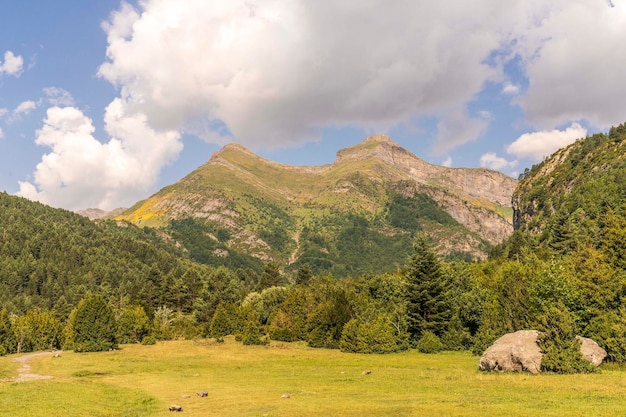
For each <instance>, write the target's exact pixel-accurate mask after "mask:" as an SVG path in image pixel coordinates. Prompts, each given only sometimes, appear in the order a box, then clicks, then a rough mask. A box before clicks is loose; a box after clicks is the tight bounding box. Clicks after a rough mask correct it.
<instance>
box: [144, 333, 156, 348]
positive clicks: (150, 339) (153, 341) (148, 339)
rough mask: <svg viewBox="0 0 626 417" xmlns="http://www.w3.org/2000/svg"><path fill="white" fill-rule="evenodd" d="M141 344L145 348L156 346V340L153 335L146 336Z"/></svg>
mask: <svg viewBox="0 0 626 417" xmlns="http://www.w3.org/2000/svg"><path fill="white" fill-rule="evenodd" d="M141 344H142V345H144V346H149V345H156V338H155V337H154V336H152V335H151V334H149V335H147V336H145V337H144V338H143V339H141Z"/></svg>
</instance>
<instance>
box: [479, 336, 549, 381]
mask: <svg viewBox="0 0 626 417" xmlns="http://www.w3.org/2000/svg"><path fill="white" fill-rule="evenodd" d="M538 336H539V332H538V331H537V330H520V331H517V332H515V333H508V334H505V335H504V336H502V337H501V338H499V339H498V340H496V341H495V342H493V344H492V345H491V346H489V347H488V348H487V350H486V351H485V353H484V354H483V356H482V357H481V358H480V363H479V365H478V368H479V369H480V370H482V371H503V372H523V371H528V372H531V373H533V374H536V373H539V372H541V349H540V348H539V344H538V343H537V337H538Z"/></svg>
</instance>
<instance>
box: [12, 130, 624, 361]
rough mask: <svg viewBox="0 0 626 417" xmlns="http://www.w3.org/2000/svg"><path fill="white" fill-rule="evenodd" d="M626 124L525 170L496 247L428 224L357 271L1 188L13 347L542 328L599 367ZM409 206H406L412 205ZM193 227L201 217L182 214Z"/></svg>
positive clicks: (367, 348) (620, 294)
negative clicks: (378, 266) (245, 252)
mask: <svg viewBox="0 0 626 417" xmlns="http://www.w3.org/2000/svg"><path fill="white" fill-rule="evenodd" d="M624 139H626V126H625V125H620V126H618V127H614V128H612V129H611V130H610V131H609V133H608V134H597V135H593V136H590V137H588V138H585V139H581V140H579V141H577V142H576V143H574V144H572V145H570V147H568V148H565V149H562V150H560V151H558V152H557V153H556V154H555V155H553V157H551V158H547V159H546V160H544V161H543V162H542V163H540V164H537V165H536V166H534V167H532V169H529V170H527V171H526V172H525V173H524V174H522V176H521V177H520V180H521V182H520V185H519V187H518V190H517V191H516V195H515V196H514V199H516V201H517V206H518V207H516V223H517V224H516V226H517V230H516V231H515V232H514V233H513V234H512V235H511V237H510V238H509V239H508V240H507V241H505V242H503V243H502V244H501V245H498V246H496V247H494V248H492V250H491V254H490V257H489V259H487V260H485V261H473V262H468V261H463V260H457V261H452V260H447V261H446V260H442V259H439V258H438V256H437V255H436V252H435V251H434V249H433V248H434V247H435V245H436V243H437V242H433V241H431V240H430V238H429V237H428V236H427V235H425V234H424V233H422V232H420V231H416V232H415V233H414V234H413V237H412V239H413V251H412V252H411V253H410V254H408V256H407V258H406V263H405V264H404V265H403V266H402V267H399V268H397V269H396V270H394V271H388V272H384V273H380V272H372V273H358V274H355V275H353V276H349V277H342V278H337V277H335V276H333V274H332V273H331V272H328V271H327V272H321V273H320V272H316V273H313V270H312V268H311V266H310V265H309V264H308V263H302V264H300V265H299V267H298V269H297V270H296V271H294V272H293V273H285V269H286V268H285V265H277V264H276V263H273V262H267V263H263V264H262V265H261V269H258V270H255V269H253V268H237V267H236V264H232V265H227V266H224V265H219V266H216V265H210V264H203V263H201V262H199V261H198V260H199V258H200V257H201V256H202V252H200V251H198V250H197V249H194V250H192V251H189V250H187V249H186V248H185V247H184V246H181V245H180V244H177V240H176V239H174V238H172V235H171V234H166V233H164V232H163V231H159V230H155V229H150V228H138V227H136V226H133V225H132V224H129V223H116V222H114V221H97V222H92V221H90V220H88V219H86V218H83V217H81V216H79V215H76V214H74V213H71V212H68V211H65V210H58V209H52V208H50V207H47V206H44V205H41V204H39V203H33V202H30V201H27V200H25V199H21V198H18V197H13V196H9V195H7V194H0V265H1V267H0V301H1V303H2V309H1V311H0V353H1V354H8V353H14V352H26V351H34V350H42V349H73V350H76V351H98V350H109V349H113V348H116V347H117V346H118V345H119V344H126V343H144V344H152V343H155V342H156V341H157V340H165V339H183V338H184V339H193V338H202V337H211V338H215V339H216V340H217V341H218V342H219V341H221V340H223V338H224V337H225V336H226V335H235V336H236V338H237V340H240V341H241V342H242V343H243V344H264V343H268V341H269V340H281V341H306V342H307V343H308V345H310V346H312V347H323V348H331V349H341V350H342V351H346V352H361V353H391V352H398V351H402V350H406V349H418V350H420V351H422V352H426V353H434V352H439V351H442V350H471V351H473V352H474V353H476V354H481V353H482V352H483V351H484V349H485V348H486V347H487V346H489V345H490V344H491V343H492V342H493V341H494V340H495V339H496V338H498V337H500V336H501V335H503V334H505V333H508V332H511V331H516V330H521V329H537V330H540V331H542V332H544V334H545V335H546V336H545V338H544V339H543V340H542V343H543V348H544V351H545V352H546V354H547V355H549V354H551V352H554V355H557V356H558V355H560V356H559V358H558V360H557V361H556V362H555V361H550V360H547V361H545V362H546V363H548V364H552V365H549V366H551V368H550V369H549V370H552V371H555V372H588V371H591V370H590V369H588V368H587V367H585V365H584V364H582V363H580V361H579V360H578V359H579V358H578V357H577V356H576V343H577V342H576V340H575V338H574V337H575V336H576V335H582V336H586V337H591V338H592V339H594V340H595V341H597V342H598V343H599V344H600V345H601V346H602V347H603V348H604V349H605V350H606V351H607V353H608V360H610V361H612V362H616V363H624V362H626V306H625V305H624V297H625V296H626V261H625V259H626V256H625V255H626V248H625V247H624V245H623V242H624V240H625V238H626V187H624V186H623V185H624V182H626V162H625V161H624V158H623V155H625V154H626V153H625V152H624V148H623V146H626V145H624ZM598 167H600V168H598ZM405 208H406V207H404V208H402V210H400V209H398V210H397V212H394V213H393V215H394V216H396V217H397V218H401V217H402V216H403V217H406V213H405V211H406V210H405ZM403 221H404V220H403ZM185 228H187V229H189V228H191V229H192V230H195V229H194V224H193V223H188V224H186V223H184V222H181V223H178V224H174V225H173V230H175V231H176V233H183V232H184V230H185ZM201 238H202V236H201V235H197V241H200V242H201ZM188 239H191V240H193V238H192V237H189V238H188ZM355 256H358V254H356V255H355ZM365 261H366V262H369V263H370V264H371V263H372V262H375V259H367V260H364V262H365ZM257 262H258V261H257ZM374 270H375V269H374ZM257 271H261V272H260V273H259V272H257ZM554 346H557V347H559V349H558V352H557V350H555V349H552V347H554ZM563 352H565V354H564V353H563ZM555 363H556V364H555Z"/></svg>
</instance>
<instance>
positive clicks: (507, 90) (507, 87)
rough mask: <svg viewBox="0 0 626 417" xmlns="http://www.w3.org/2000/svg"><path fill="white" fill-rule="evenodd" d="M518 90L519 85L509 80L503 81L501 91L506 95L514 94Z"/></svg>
mask: <svg viewBox="0 0 626 417" xmlns="http://www.w3.org/2000/svg"><path fill="white" fill-rule="evenodd" d="M519 92H520V86H519V85H517V84H512V83H510V82H507V83H504V85H503V86H502V93H503V94H508V95H516V94H518V93H519Z"/></svg>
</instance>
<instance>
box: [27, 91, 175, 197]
mask: <svg viewBox="0 0 626 417" xmlns="http://www.w3.org/2000/svg"><path fill="white" fill-rule="evenodd" d="M105 122H106V128H107V131H108V132H109V134H110V135H111V136H112V138H111V139H110V140H109V141H108V142H107V143H104V144H103V143H101V142H99V141H98V140H97V139H96V138H95V137H94V136H93V134H94V131H95V128H94V126H93V124H92V121H91V120H90V119H89V118H87V117H86V116H85V115H84V114H83V113H82V112H81V111H80V110H78V109H76V108H74V107H65V108H60V107H52V108H50V109H48V111H47V116H46V118H45V120H44V126H43V128H42V129H41V130H39V131H38V132H37V139H36V143H37V144H39V145H42V146H47V147H49V148H50V149H51V152H50V153H48V154H46V155H44V156H43V157H42V160H41V162H40V163H39V164H38V165H37V168H36V170H35V173H34V181H33V182H20V190H19V192H18V195H20V196H22V197H26V198H29V199H32V200H38V201H41V202H43V203H46V204H49V205H52V206H57V207H65V208H68V209H82V208H87V207H100V208H103V209H112V208H114V207H116V206H118V205H120V204H130V203H133V202H134V201H135V200H136V198H137V195H138V194H139V195H141V194H142V193H145V192H147V190H149V189H150V187H153V186H154V183H155V181H156V178H157V176H158V172H159V171H160V169H161V168H162V167H163V165H165V164H167V163H168V162H171V161H172V159H173V158H176V156H177V155H178V154H179V152H180V150H181V149H182V144H181V143H180V141H179V139H180V136H179V134H178V133H176V132H171V131H170V132H156V131H154V130H153V129H151V128H150V127H148V126H147V124H146V120H145V116H143V115H136V114H129V113H127V109H126V108H125V106H124V104H123V103H122V102H121V101H120V100H115V101H113V102H112V103H111V104H110V105H109V106H108V108H107V110H106V115H105Z"/></svg>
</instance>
